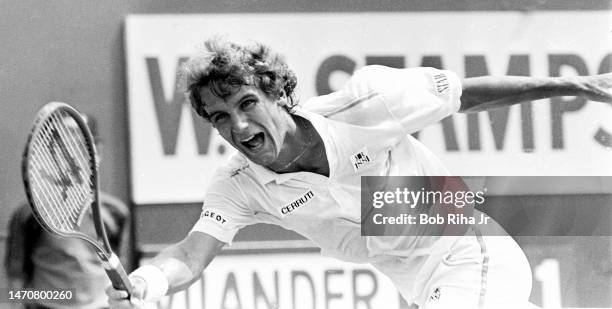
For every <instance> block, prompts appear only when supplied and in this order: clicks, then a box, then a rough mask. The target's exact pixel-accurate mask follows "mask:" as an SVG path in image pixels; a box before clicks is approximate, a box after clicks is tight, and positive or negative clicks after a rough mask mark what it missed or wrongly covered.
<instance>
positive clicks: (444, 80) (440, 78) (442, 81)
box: [432, 73, 450, 95]
mask: <svg viewBox="0 0 612 309" xmlns="http://www.w3.org/2000/svg"><path fill="white" fill-rule="evenodd" d="M432 78H433V81H434V86H435V88H436V92H437V93H438V94H442V95H445V94H447V93H448V92H449V91H450V83H449V81H448V77H447V76H446V74H444V73H438V74H435V75H433V76H432Z"/></svg>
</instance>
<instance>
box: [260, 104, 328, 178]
mask: <svg viewBox="0 0 612 309" xmlns="http://www.w3.org/2000/svg"><path fill="white" fill-rule="evenodd" d="M292 117H293V118H294V121H295V124H296V130H295V133H294V134H292V135H291V136H288V137H287V140H286V144H287V145H288V146H287V147H285V148H286V150H287V151H286V155H282V154H281V155H280V156H279V159H280V160H277V161H276V162H274V164H273V165H271V166H269V168H270V169H271V170H273V171H275V172H277V173H293V172H300V171H312V170H316V167H315V166H313V165H314V164H313V163H314V160H313V159H314V156H315V155H316V153H317V152H318V147H316V146H317V145H318V141H319V135H318V133H317V131H316V130H315V128H314V127H313V126H312V124H311V123H310V122H309V121H308V120H306V119H303V118H301V117H299V116H294V115H292Z"/></svg>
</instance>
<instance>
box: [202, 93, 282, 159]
mask: <svg viewBox="0 0 612 309" xmlns="http://www.w3.org/2000/svg"><path fill="white" fill-rule="evenodd" d="M200 98H201V99H202V101H203V102H204V109H205V110H206V112H207V113H208V115H210V121H211V122H212V124H213V126H214V127H215V128H216V129H217V130H218V131H219V134H220V135H221V136H222V137H223V138H224V139H225V140H226V141H228V142H229V143H230V144H231V145H232V146H233V147H234V148H236V149H238V151H240V152H241V153H243V154H244V155H245V156H247V157H248V158H249V159H250V160H251V161H253V162H254V163H257V164H260V165H263V166H268V165H270V164H271V163H273V162H274V161H275V160H276V159H277V157H278V154H279V153H280V151H281V148H282V146H283V143H284V140H285V136H286V134H287V132H288V130H289V129H290V128H291V117H290V115H289V114H288V112H287V111H286V110H285V109H284V108H283V107H282V106H280V105H279V104H277V102H275V101H274V100H273V99H272V98H271V97H269V96H268V95H266V94H265V93H264V92H263V91H261V90H260V89H259V88H257V87H254V86H242V87H240V88H239V89H238V90H237V91H236V92H234V93H233V94H231V95H229V96H227V97H226V98H220V97H218V96H216V95H214V94H213V93H212V92H211V90H210V88H209V87H208V86H205V87H202V88H200ZM283 99H284V98H281V99H280V100H283Z"/></svg>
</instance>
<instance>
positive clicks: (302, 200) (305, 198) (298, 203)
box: [280, 189, 314, 217]
mask: <svg viewBox="0 0 612 309" xmlns="http://www.w3.org/2000/svg"><path fill="white" fill-rule="evenodd" d="M313 197H314V192H313V191H312V190H311V189H309V190H308V191H306V193H304V194H302V195H300V196H299V197H298V198H297V199H296V200H295V201H293V202H291V203H289V205H286V206H283V207H281V209H280V213H281V216H283V217H284V216H286V215H289V214H291V212H293V211H294V210H296V209H298V208H300V207H302V206H304V205H306V204H307V203H308V202H310V201H311V200H312V198H313Z"/></svg>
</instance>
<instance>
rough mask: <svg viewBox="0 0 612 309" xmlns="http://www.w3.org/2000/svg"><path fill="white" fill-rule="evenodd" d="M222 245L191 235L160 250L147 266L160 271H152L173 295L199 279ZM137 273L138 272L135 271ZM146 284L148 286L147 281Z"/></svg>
mask: <svg viewBox="0 0 612 309" xmlns="http://www.w3.org/2000/svg"><path fill="white" fill-rule="evenodd" d="M223 245H224V243H222V242H220V241H218V240H216V239H215V238H213V237H211V236H209V235H206V234H203V233H197V232H195V233H191V234H190V235H189V236H187V238H185V239H184V240H183V241H181V242H179V243H177V244H175V245H173V246H170V247H168V248H166V249H164V250H162V251H161V252H160V253H159V254H158V255H157V256H156V257H155V258H154V259H153V260H152V261H151V262H150V263H148V264H151V265H153V266H155V267H156V268H157V269H159V270H161V272H162V274H159V271H154V273H158V275H162V278H161V280H162V281H166V282H167V284H168V290H167V292H168V293H174V292H177V291H179V290H181V289H184V288H187V287H188V286H189V285H191V284H192V283H193V282H194V281H195V280H197V279H199V278H200V275H201V274H202V272H203V271H204V268H206V266H208V264H209V263H210V262H211V261H212V259H213V258H214V257H215V256H216V255H217V253H218V252H219V251H220V250H221V248H222V247H223ZM141 268H142V267H141ZM137 272H138V270H136V271H135V273H137ZM133 274H134V273H133ZM146 276H147V275H146V273H145V277H146ZM156 276H157V275H156ZM145 279H146V278H145ZM157 279H160V278H159V277H158V278H157ZM145 281H147V280H145ZM152 281H157V280H152ZM147 283H148V284H150V282H149V281H147Z"/></svg>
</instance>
